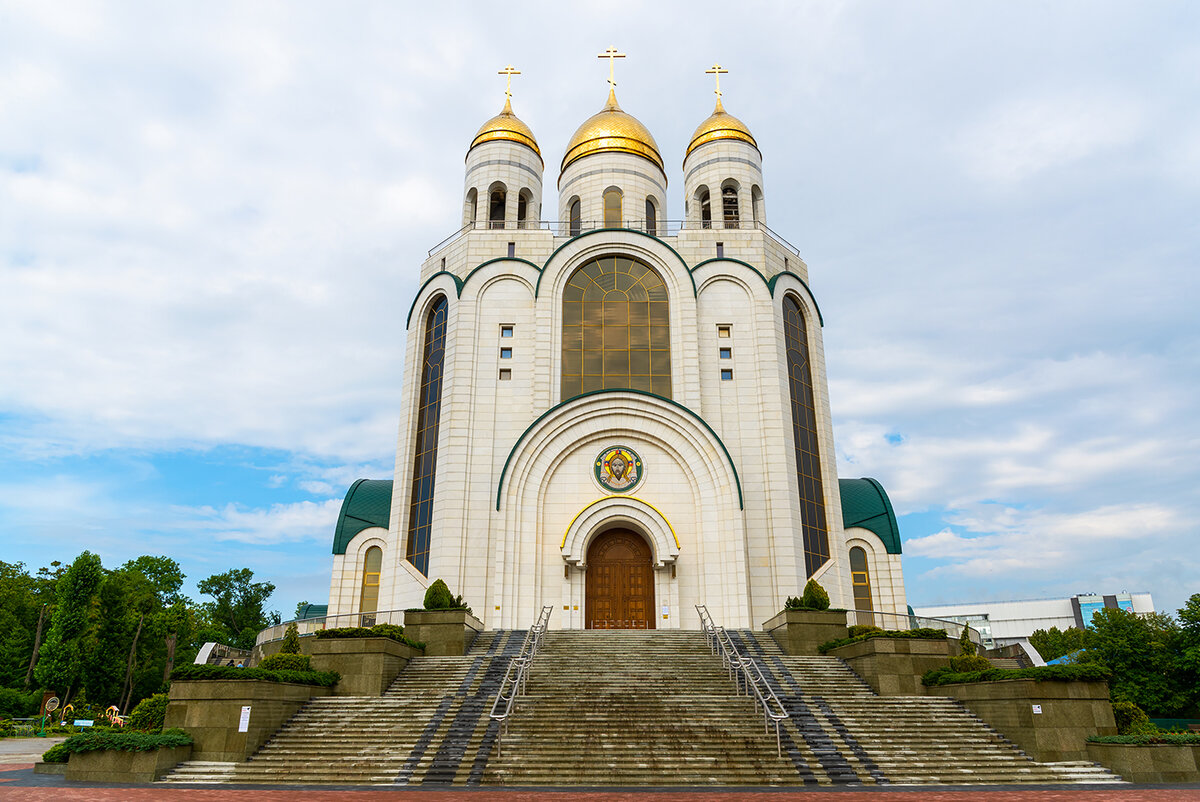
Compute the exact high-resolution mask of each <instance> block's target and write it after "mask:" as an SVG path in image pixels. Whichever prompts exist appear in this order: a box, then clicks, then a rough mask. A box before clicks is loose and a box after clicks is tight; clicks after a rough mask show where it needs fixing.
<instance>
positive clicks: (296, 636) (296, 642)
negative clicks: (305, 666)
mask: <svg viewBox="0 0 1200 802" xmlns="http://www.w3.org/2000/svg"><path fill="white" fill-rule="evenodd" d="M279 653H280V654H300V630H299V629H298V628H297V627H296V622H295V621H293V622H292V623H290V624H288V625H287V629H286V630H284V633H283V645H282V646H281V647H279Z"/></svg>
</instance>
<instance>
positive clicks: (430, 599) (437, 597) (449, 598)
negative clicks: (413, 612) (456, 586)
mask: <svg viewBox="0 0 1200 802" xmlns="http://www.w3.org/2000/svg"><path fill="white" fill-rule="evenodd" d="M452 607H454V594H453V593H451V592H450V588H448V587H447V586H446V583H445V582H443V581H442V580H440V579H435V580H434V581H433V584H432V585H430V586H429V589H428V590H426V591H425V609H426V610H449V609H451V608H452Z"/></svg>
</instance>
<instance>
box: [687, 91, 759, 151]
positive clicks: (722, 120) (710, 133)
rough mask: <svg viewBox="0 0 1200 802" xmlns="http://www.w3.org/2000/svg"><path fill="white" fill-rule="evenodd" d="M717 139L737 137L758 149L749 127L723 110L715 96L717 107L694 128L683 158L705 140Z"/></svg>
mask: <svg viewBox="0 0 1200 802" xmlns="http://www.w3.org/2000/svg"><path fill="white" fill-rule="evenodd" d="M717 139H737V140H740V141H742V142H747V143H749V144H751V145H753V146H754V149H755V150H758V143H757V142H755V141H754V137H753V136H752V135H751V133H750V129H749V128H747V127H746V124H745V123H744V122H742V121H741V120H739V119H738V118H737V117H734V116H733V115H732V114H730V113H729V112H727V111H725V107H724V106H723V105H721V98H719V97H718V98H717V107H716V108H715V109H713V113H712V116H711V117H709V118H708V119H707V120H705V121H704V122H702V123H700V126H699V127H698V128H697V129H696V133H694V134H692V141H691V143H690V144H688V147H687V153H685V154H684V155H683V158H684V160H685V161H686V160H687V157H688V156H690V155H691V154H692V151H693V150H695V149H696V148H698V147H700V146H701V145H703V144H704V143H706V142H712V141H714V140H717Z"/></svg>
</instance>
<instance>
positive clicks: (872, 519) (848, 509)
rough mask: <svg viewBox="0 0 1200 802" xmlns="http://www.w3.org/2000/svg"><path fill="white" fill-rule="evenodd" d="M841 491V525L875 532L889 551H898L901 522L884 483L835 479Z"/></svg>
mask: <svg viewBox="0 0 1200 802" xmlns="http://www.w3.org/2000/svg"><path fill="white" fill-rule="evenodd" d="M838 490H839V491H841V494H842V526H844V527H845V528H846V529H849V528H850V527H852V526H858V527H861V528H863V529H869V530H870V531H872V532H874V533H875V534H876V535H877V536H878V537H879V539H880V540H881V541H883V547H884V548H885V549H887V553H888V554H899V553H900V525H899V524H898V523H896V513H895V511H894V510H893V509H892V502H891V500H890V499H889V498H888V496H887V492H886V491H884V489H883V485H881V484H879V482H877V481H875V480H874V479H866V478H864V479H838Z"/></svg>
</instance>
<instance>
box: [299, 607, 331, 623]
mask: <svg viewBox="0 0 1200 802" xmlns="http://www.w3.org/2000/svg"><path fill="white" fill-rule="evenodd" d="M327 615H329V605H328V604H306V605H304V606H303V607H301V608H300V615H298V616H296V620H297V621H307V620H308V619H310V618H324V617H325V616H327Z"/></svg>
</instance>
